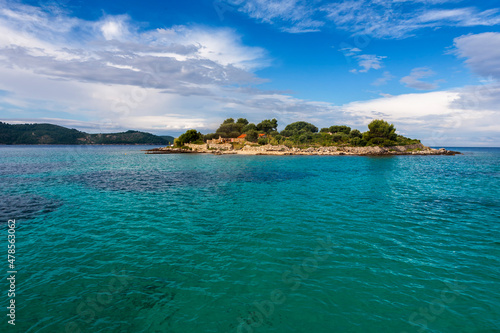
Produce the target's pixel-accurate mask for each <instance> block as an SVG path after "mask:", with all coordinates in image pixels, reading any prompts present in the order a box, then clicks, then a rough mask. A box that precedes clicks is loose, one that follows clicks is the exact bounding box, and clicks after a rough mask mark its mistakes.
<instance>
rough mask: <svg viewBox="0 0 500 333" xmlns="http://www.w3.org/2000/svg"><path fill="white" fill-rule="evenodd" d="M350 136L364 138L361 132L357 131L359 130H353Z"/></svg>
mask: <svg viewBox="0 0 500 333" xmlns="http://www.w3.org/2000/svg"><path fill="white" fill-rule="evenodd" d="M349 136H350V137H351V138H362V137H363V135H362V134H361V132H360V131H359V130H357V129H353V130H352V131H351V133H349Z"/></svg>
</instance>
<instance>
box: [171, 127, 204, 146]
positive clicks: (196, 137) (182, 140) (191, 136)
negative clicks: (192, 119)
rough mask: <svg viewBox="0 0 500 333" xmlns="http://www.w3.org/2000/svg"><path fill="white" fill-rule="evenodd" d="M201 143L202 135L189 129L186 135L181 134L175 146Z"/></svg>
mask: <svg viewBox="0 0 500 333" xmlns="http://www.w3.org/2000/svg"><path fill="white" fill-rule="evenodd" d="M200 141H201V142H203V134H201V133H200V132H197V131H196V130H195V129H190V130H188V131H186V133H184V134H181V135H180V136H179V137H178V138H177V140H176V141H175V144H176V145H177V146H184V145H185V144H186V143H194V142H200Z"/></svg>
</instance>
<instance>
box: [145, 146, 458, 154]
mask: <svg viewBox="0 0 500 333" xmlns="http://www.w3.org/2000/svg"><path fill="white" fill-rule="evenodd" d="M186 146H187V147H188V149H186V148H172V147H163V148H155V149H148V150H146V154H185V153H191V154H193V153H198V154H200V153H201V154H213V155H229V154H232V155H234V154H237V155H330V156H338V155H356V156H386V155H456V154H461V153H460V152H457V151H452V150H446V149H444V148H440V149H433V148H429V147H426V146H424V145H423V144H421V143H419V144H413V145H407V146H393V147H347V146H346V147H337V146H331V147H310V148H305V149H301V148H289V147H287V146H284V145H278V146H272V145H263V146H259V145H250V144H246V145H244V146H243V147H241V148H240V149H235V148H233V146H232V145H231V144H219V145H215V144H187V145H186Z"/></svg>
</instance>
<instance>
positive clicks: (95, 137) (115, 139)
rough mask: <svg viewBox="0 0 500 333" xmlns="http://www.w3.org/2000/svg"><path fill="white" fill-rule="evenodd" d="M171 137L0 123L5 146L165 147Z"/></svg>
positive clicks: (56, 126)
mask: <svg viewBox="0 0 500 333" xmlns="http://www.w3.org/2000/svg"><path fill="white" fill-rule="evenodd" d="M173 142H174V138H173V137H171V136H157V135H153V134H151V133H145V132H139V131H127V132H122V133H105V134H89V133H85V132H81V131H78V130H76V129H69V128H66V127H62V126H58V125H52V124H23V125H11V124H7V123H2V122H0V144H7V145H39V144H46V145H50V144H52V145H85V144H155V145H168V144H170V143H173Z"/></svg>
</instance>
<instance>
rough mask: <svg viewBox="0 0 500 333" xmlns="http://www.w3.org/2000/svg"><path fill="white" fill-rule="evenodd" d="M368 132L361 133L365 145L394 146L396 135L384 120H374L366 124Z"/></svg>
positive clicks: (391, 125) (394, 130)
mask: <svg viewBox="0 0 500 333" xmlns="http://www.w3.org/2000/svg"><path fill="white" fill-rule="evenodd" d="M368 129H369V130H368V132H365V133H363V139H365V140H366V141H367V143H368V144H369V145H370V144H374V145H380V144H382V145H384V146H390V145H393V144H396V140H397V137H398V136H397V134H396V128H395V127H394V125H393V124H389V123H388V122H386V121H385V120H382V119H375V120H373V121H372V122H371V123H370V124H368Z"/></svg>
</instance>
